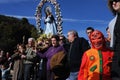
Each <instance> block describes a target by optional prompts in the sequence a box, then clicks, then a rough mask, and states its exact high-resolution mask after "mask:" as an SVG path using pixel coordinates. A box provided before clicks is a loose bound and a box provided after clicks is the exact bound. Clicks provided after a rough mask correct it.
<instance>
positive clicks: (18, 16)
mask: <svg viewBox="0 0 120 80" xmlns="http://www.w3.org/2000/svg"><path fill="white" fill-rule="evenodd" d="M7 16H12V17H17V18H27V19H35V16H20V15H7ZM42 19H44V18H42ZM63 21H67V22H79V23H91V22H92V23H99V24H108V22H109V21H105V20H80V19H69V18H63Z"/></svg>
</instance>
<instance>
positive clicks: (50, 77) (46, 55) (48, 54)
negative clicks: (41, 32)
mask: <svg viewBox="0 0 120 80" xmlns="http://www.w3.org/2000/svg"><path fill="white" fill-rule="evenodd" d="M51 42H52V46H51V47H50V48H49V49H48V50H47V51H46V52H45V53H41V51H40V52H39V53H38V55H39V56H40V57H42V58H47V80H53V78H54V75H53V72H52V71H51V67H50V60H51V58H52V57H53V55H55V54H56V53H58V52H60V51H64V48H63V47H62V46H60V45H59V36H58V35H53V36H52V37H51Z"/></svg>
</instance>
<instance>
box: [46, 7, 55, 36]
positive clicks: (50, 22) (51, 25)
mask: <svg viewBox="0 0 120 80" xmlns="http://www.w3.org/2000/svg"><path fill="white" fill-rule="evenodd" d="M45 15H46V17H45V21H44V23H45V32H44V33H45V34H46V35H55V34H57V25H56V22H55V19H54V17H53V15H52V10H51V7H50V6H47V7H46V8H45Z"/></svg>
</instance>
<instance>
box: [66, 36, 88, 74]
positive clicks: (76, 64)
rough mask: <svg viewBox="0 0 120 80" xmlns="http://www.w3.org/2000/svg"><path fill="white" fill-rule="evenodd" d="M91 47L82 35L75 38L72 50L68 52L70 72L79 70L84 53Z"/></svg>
mask: <svg viewBox="0 0 120 80" xmlns="http://www.w3.org/2000/svg"><path fill="white" fill-rule="evenodd" d="M89 48H90V46H89V43H88V41H87V40H86V39H84V38H82V37H81V38H79V37H78V38H75V40H74V41H73V42H72V43H71V44H70V50H69V53H68V62H69V67H70V72H77V71H79V69H80V64H81V59H82V55H83V53H84V52H85V51H86V50H88V49H89Z"/></svg>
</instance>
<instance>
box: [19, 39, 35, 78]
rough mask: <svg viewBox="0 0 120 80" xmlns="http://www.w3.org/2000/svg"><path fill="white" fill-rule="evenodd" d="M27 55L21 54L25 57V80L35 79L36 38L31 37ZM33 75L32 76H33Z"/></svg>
mask: <svg viewBox="0 0 120 80" xmlns="http://www.w3.org/2000/svg"><path fill="white" fill-rule="evenodd" d="M25 54H26V55H21V58H22V59H24V62H23V64H24V80H30V79H31V78H32V79H33V75H34V64H35V58H36V50H35V39H34V38H29V39H28V45H27V48H26V51H25ZM31 75H32V76H31Z"/></svg>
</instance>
